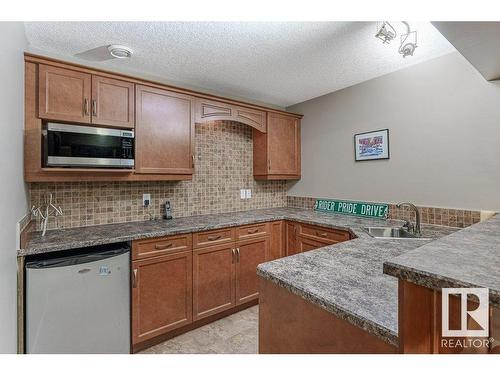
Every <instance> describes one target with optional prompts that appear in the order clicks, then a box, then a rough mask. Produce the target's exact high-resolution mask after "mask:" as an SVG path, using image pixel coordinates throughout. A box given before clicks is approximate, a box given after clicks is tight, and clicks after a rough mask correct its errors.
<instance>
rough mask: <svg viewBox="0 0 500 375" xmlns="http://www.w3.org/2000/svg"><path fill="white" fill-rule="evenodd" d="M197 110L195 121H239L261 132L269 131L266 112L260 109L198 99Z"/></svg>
mask: <svg viewBox="0 0 500 375" xmlns="http://www.w3.org/2000/svg"><path fill="white" fill-rule="evenodd" d="M195 111H196V115H195V121H196V122H197V123H204V122H208V121H216V120H227V121H237V122H241V123H243V124H246V125H249V126H251V127H253V128H254V129H257V130H258V131H260V132H264V133H265V132H266V131H267V118H266V112H265V111H260V110H258V109H253V108H246V107H241V106H237V105H232V104H227V103H223V102H216V101H213V100H205V99H197V100H196V110H195Z"/></svg>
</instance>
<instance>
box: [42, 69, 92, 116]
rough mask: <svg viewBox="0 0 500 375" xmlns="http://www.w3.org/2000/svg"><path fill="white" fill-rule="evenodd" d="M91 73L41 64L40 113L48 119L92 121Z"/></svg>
mask: <svg viewBox="0 0 500 375" xmlns="http://www.w3.org/2000/svg"><path fill="white" fill-rule="evenodd" d="M91 77H92V76H91V74H88V73H82V72H78V71H74V70H69V69H63V68H58V67H54V66H49V65H43V64H40V65H39V68H38V115H39V116H40V118H43V119H48V120H60V121H74V122H80V123H90V105H91V103H90V101H91V82H92V79H91Z"/></svg>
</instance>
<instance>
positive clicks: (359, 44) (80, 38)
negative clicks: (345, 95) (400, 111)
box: [26, 22, 454, 107]
mask: <svg viewBox="0 0 500 375" xmlns="http://www.w3.org/2000/svg"><path fill="white" fill-rule="evenodd" d="M410 24H411V25H412V27H414V28H415V29H417V31H418V45H419V47H418V48H417V50H416V52H415V56H413V57H407V58H405V59H403V58H402V57H401V55H399V54H398V53H397V48H398V43H397V41H396V40H395V41H393V42H392V43H391V44H389V45H383V44H382V42H381V41H380V40H378V39H376V38H375V37H374V34H375V32H376V23H374V22H262V23H259V22H244V23H242V22H117V23H116V22H113V23H111V22H29V23H26V35H27V38H28V41H29V43H30V46H29V49H30V50H32V51H43V52H46V53H48V54H57V55H59V56H62V57H68V59H72V60H75V59H77V58H78V56H76V55H78V54H80V53H82V52H85V51H87V50H90V49H96V48H98V47H101V46H104V45H109V44H115V43H118V44H125V45H127V46H129V47H131V48H132V49H133V50H134V55H133V57H132V58H131V59H130V60H126V61H124V60H108V61H101V62H98V63H95V64H94V65H96V64H97V66H100V67H103V68H105V69H110V70H113V69H118V70H122V71H126V72H129V73H134V72H135V73H139V74H144V75H148V76H150V77H158V78H159V79H160V80H163V81H164V82H165V81H166V82H172V83H176V84H181V85H186V86H187V87H190V88H198V89H204V90H208V91H213V92H216V93H219V94H223V95H229V96H237V97H240V98H247V99H250V100H254V101H259V102H264V103H269V104H273V105H277V106H282V107H286V106H289V105H292V104H296V103H299V102H302V101H305V100H308V99H312V98H314V97H317V96H320V95H323V94H326V93H329V92H332V91H336V90H339V89H341V88H344V87H347V86H351V85H354V84H356V83H360V82H363V81H366V80H368V79H371V78H375V77H378V76H381V75H383V74H387V73H390V72H393V71H395V70H398V69H401V68H404V67H406V66H409V65H413V64H416V63H419V62H422V61H425V60H429V59H431V58H434V57H438V56H441V55H443V54H446V53H449V52H451V51H453V50H454V48H453V47H452V46H451V45H450V44H449V43H448V41H447V40H446V39H445V38H444V37H443V36H442V35H441V34H440V33H439V32H438V31H437V30H436V29H434V27H433V26H432V25H431V24H430V23H410ZM394 25H396V28H397V30H398V31H399V30H403V27H402V25H401V26H400V24H398V23H394ZM80 56H81V55H80ZM81 62H82V63H86V61H85V60H82V61H81ZM87 62H88V61H87Z"/></svg>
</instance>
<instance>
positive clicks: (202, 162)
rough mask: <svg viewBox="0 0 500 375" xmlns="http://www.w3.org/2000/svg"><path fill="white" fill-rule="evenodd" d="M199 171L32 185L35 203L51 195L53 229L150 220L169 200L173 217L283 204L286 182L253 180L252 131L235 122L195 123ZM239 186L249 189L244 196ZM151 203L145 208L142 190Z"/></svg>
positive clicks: (32, 200) (196, 164)
mask: <svg viewBox="0 0 500 375" xmlns="http://www.w3.org/2000/svg"><path fill="white" fill-rule="evenodd" d="M195 128H196V135H195V158H196V159H195V160H196V163H195V173H194V175H193V179H192V180H191V181H180V182H170V181H154V182H59V183H31V184H30V185H29V193H30V202H31V205H36V204H38V202H39V201H40V199H41V198H42V197H43V196H44V195H45V194H46V193H53V195H54V197H55V200H56V202H57V204H58V205H60V206H61V208H62V210H63V216H60V217H57V218H51V219H50V221H49V229H54V228H70V227H81V226H88V225H99V224H108V223H119V222H129V221H141V220H147V219H148V218H149V217H150V216H153V217H160V216H161V215H163V208H162V203H164V202H165V200H170V202H171V204H172V215H173V217H181V216H192V215H201V214H211V213H222V212H233V211H242V210H247V209H253V208H267V207H285V206H286V204H287V198H286V189H287V184H286V182H285V181H256V180H254V178H253V156H252V155H253V144H252V130H251V128H250V127H249V126H247V125H243V124H240V123H237V122H231V121H216V122H211V123H207V124H197V125H196V127H195ZM240 189H251V190H252V197H251V198H250V199H244V200H242V199H240ZM143 193H150V194H151V206H150V207H149V208H144V207H142V194H143Z"/></svg>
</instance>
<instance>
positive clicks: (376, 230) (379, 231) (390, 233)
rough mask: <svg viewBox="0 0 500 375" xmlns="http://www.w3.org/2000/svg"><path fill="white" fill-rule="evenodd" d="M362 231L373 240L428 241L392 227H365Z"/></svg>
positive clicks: (402, 229)
mask: <svg viewBox="0 0 500 375" xmlns="http://www.w3.org/2000/svg"><path fill="white" fill-rule="evenodd" d="M364 230H365V231H366V232H368V234H369V235H370V236H372V237H374V238H384V239H397V240H399V239H408V240H430V238H424V237H420V236H417V235H415V234H413V233H411V232H409V231H407V230H406V229H404V228H393V227H365V228H364Z"/></svg>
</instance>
